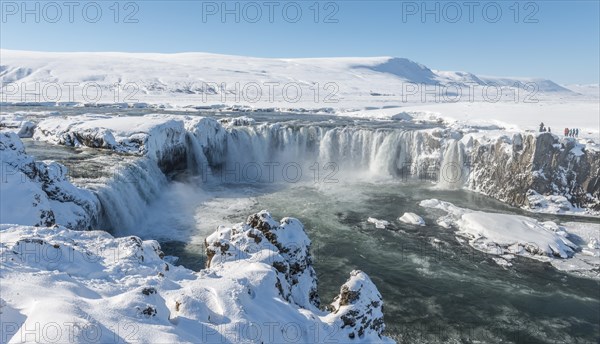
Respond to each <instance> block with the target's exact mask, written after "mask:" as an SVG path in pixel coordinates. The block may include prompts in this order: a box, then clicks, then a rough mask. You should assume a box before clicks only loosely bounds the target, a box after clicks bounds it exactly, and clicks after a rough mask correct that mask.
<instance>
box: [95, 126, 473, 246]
mask: <svg viewBox="0 0 600 344" xmlns="http://www.w3.org/2000/svg"><path fill="white" fill-rule="evenodd" d="M185 142H186V148H185V149H186V154H187V155H186V159H187V161H186V162H187V172H188V173H189V174H190V175H195V176H202V177H203V178H202V181H203V182H206V181H216V182H221V183H223V182H224V183H231V182H237V183H255V182H261V183H264V182H281V181H285V182H297V181H301V180H302V181H310V180H311V179H312V178H315V177H318V178H319V180H318V181H323V179H322V178H323V177H324V176H328V177H330V178H331V179H330V180H334V182H335V181H337V180H340V179H342V180H348V179H352V178H357V179H363V178H364V179H363V180H369V181H371V180H376V179H399V178H401V179H407V178H410V177H412V176H415V175H416V176H419V177H422V176H426V177H428V179H427V180H429V181H437V182H438V185H439V186H440V187H442V188H448V189H457V188H460V187H462V186H463V185H464V182H465V179H466V176H467V173H468V169H466V168H465V166H464V165H465V150H464V146H463V144H462V143H460V142H459V141H456V140H450V141H449V142H448V144H447V145H446V146H445V147H442V146H441V144H440V142H443V140H438V139H436V138H435V137H434V136H432V135H431V134H430V133H427V132H419V131H410V130H402V129H382V128H365V127H348V126H345V127H333V126H331V127H329V126H318V125H297V124H281V123H275V124H259V125H244V126H229V127H224V126H222V125H221V124H220V123H219V122H217V121H216V120H214V119H210V118H200V119H191V120H189V121H188V122H186V137H185ZM166 158H167V159H168V158H169V157H166ZM440 164H441V168H440ZM167 167H168V166H167ZM432 167H436V168H437V169H438V170H437V171H434V174H431V175H430V172H431V169H432ZM315 170H318V171H315ZM432 175H435V178H431V176H432ZM167 183H168V178H167V177H166V176H165V174H164V173H163V172H162V171H161V169H160V168H159V163H158V162H157V161H155V160H153V159H150V158H141V159H139V160H136V161H134V162H132V163H129V164H128V165H127V167H126V168H124V169H122V170H119V171H118V172H117V173H116V174H115V176H114V177H113V178H111V179H109V180H108V181H107V182H106V183H105V184H99V185H98V186H96V187H95V190H94V191H95V192H96V194H97V196H98V198H99V199H100V203H101V205H102V214H101V216H100V217H99V218H100V219H99V221H98V222H99V224H98V226H99V227H100V228H110V229H112V230H114V231H115V232H116V233H117V234H118V233H119V231H120V230H121V231H128V230H131V229H135V227H136V226H137V225H139V223H140V220H141V219H143V218H144V216H145V212H146V211H147V209H148V205H149V203H150V202H152V201H153V200H155V199H156V198H158V197H159V196H161V193H162V192H163V191H164V190H165V186H166V185H167Z"/></svg>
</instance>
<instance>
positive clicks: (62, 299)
mask: <svg viewBox="0 0 600 344" xmlns="http://www.w3.org/2000/svg"><path fill="white" fill-rule="evenodd" d="M0 234H1V236H0V238H1V242H0V258H1V259H2V262H3V264H2V265H0V283H1V284H2V297H1V298H0V312H1V313H2V317H1V318H0V319H1V320H0V322H1V323H0V326H1V328H2V334H1V336H2V339H1V341H2V342H3V343H4V342H22V341H36V342H60V343H67V342H68V343H124V342H141V343H326V342H340V343H341V342H343V343H348V342H352V343H376V342H385V343H389V342H392V341H391V340H390V339H388V338H386V337H384V336H383V330H384V325H383V316H382V313H381V310H382V302H381V296H380V294H379V292H378V291H377V289H376V287H375V286H374V285H373V283H372V282H371V281H370V280H369V278H368V277H367V275H366V274H364V273H362V272H356V271H355V272H353V273H352V275H351V277H350V280H349V281H348V282H347V283H346V284H345V285H344V286H343V287H342V289H341V294H340V295H339V296H338V297H337V298H336V301H335V302H334V304H333V305H332V306H333V308H334V312H333V313H328V312H325V311H322V310H319V309H318V308H317V307H316V306H315V305H314V304H313V303H311V302H314V301H318V296H317V295H316V294H315V295H311V292H312V291H313V287H314V286H316V278H315V277H314V275H313V274H314V270H313V268H312V266H311V265H310V252H309V245H310V242H309V241H308V239H307V237H306V234H305V233H304V231H303V227H302V224H301V223H300V222H299V221H298V220H295V219H291V218H286V219H283V220H282V221H281V222H280V223H277V222H275V221H274V220H273V219H272V218H271V217H270V215H269V214H268V213H267V212H261V213H258V214H255V215H252V216H251V217H250V218H249V220H248V223H241V224H238V225H236V226H234V227H233V228H225V227H220V228H219V229H218V230H217V231H216V232H215V233H214V234H213V235H211V236H210V237H209V238H207V245H208V247H207V251H208V253H209V256H210V255H211V254H212V256H210V257H209V259H208V260H209V261H210V263H208V264H210V268H208V269H206V270H202V271H200V272H193V271H191V270H188V269H185V268H183V267H177V266H173V265H171V264H170V263H168V262H166V261H165V260H163V258H164V254H163V253H162V252H161V249H160V246H159V245H158V243H157V242H156V241H153V240H149V241H142V240H140V239H139V238H137V237H123V238H114V237H112V236H111V235H110V234H108V233H105V232H101V231H86V232H83V231H72V230H69V229H66V228H64V227H60V226H55V227H52V228H39V227H25V226H14V225H0ZM210 252H213V253H210ZM290 281H291V283H290ZM292 283H294V284H292ZM313 283H314V284H313ZM42 286H43V288H44V293H40V292H39V290H40V287H42ZM314 290H316V289H314ZM311 296H313V297H312V298H311ZM302 304H303V305H304V306H306V307H303V306H302ZM31 329H35V330H34V331H32V330H31ZM351 338H352V339H351Z"/></svg>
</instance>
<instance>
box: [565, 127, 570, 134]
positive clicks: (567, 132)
mask: <svg viewBox="0 0 600 344" xmlns="http://www.w3.org/2000/svg"><path fill="white" fill-rule="evenodd" d="M565 136H569V128H565Z"/></svg>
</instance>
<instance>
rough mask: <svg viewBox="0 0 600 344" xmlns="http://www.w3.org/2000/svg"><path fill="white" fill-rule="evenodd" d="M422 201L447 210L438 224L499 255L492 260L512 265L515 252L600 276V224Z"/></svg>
mask: <svg viewBox="0 0 600 344" xmlns="http://www.w3.org/2000/svg"><path fill="white" fill-rule="evenodd" d="M420 205H421V206H422V207H425V208H433V209H439V210H443V211H445V212H446V213H447V215H445V216H442V217H440V218H438V220H437V223H438V225H440V226H442V227H444V228H455V229H456V230H457V235H458V236H459V237H458V238H457V239H459V241H461V242H463V241H466V242H468V243H469V245H471V246H472V247H473V248H475V249H477V250H479V251H482V252H485V253H489V254H493V255H496V256H498V257H494V258H493V260H494V261H495V262H496V263H497V264H499V265H501V266H505V267H508V266H511V265H512V264H511V263H510V260H511V259H512V258H514V256H522V257H528V258H532V259H536V260H540V261H543V262H550V263H551V264H552V265H553V266H555V267H556V268H557V269H559V270H563V271H571V272H587V273H585V275H587V276H592V277H600V275H599V274H598V271H599V269H600V245H598V238H599V236H600V224H596V223H577V222H568V223H565V224H562V225H559V224H557V223H555V222H553V221H545V222H540V221H538V220H536V219H534V218H531V217H527V216H522V215H514V214H500V213H489V212H482V211H474V210H470V209H466V208H460V207H457V206H455V205H454V204H452V203H449V202H445V201H441V200H437V199H428V200H424V201H422V202H420Z"/></svg>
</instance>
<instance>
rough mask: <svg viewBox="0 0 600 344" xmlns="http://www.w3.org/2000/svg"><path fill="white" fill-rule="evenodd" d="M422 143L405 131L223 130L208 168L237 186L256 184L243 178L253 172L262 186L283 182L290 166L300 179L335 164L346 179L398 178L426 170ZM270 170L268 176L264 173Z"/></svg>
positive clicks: (287, 127) (271, 127)
mask: <svg viewBox="0 0 600 344" xmlns="http://www.w3.org/2000/svg"><path fill="white" fill-rule="evenodd" d="M421 141H422V137H421V136H420V135H418V134H415V132H412V131H405V130H392V129H371V128H357V127H341V128H340V127H332V128H327V127H320V126H314V125H310V126H299V125H285V124H261V125H256V126H240V127H233V128H229V129H228V130H227V134H226V135H225V138H224V139H223V142H220V143H219V148H218V150H220V152H221V154H222V156H219V157H215V156H213V157H209V158H208V159H207V163H208V164H209V165H210V166H212V167H216V170H217V171H220V173H221V179H222V180H227V181H233V180H232V179H235V177H236V176H237V177H238V178H237V179H236V180H237V181H241V182H244V181H248V180H247V179H252V180H254V178H245V177H248V174H250V173H249V172H248V171H249V170H252V171H253V172H255V171H256V170H257V169H260V170H261V171H260V172H259V174H261V176H262V178H260V180H261V181H266V179H268V178H267V176H269V175H270V174H272V173H275V174H276V176H280V174H282V175H284V176H283V177H284V179H285V173H286V166H289V165H290V164H294V165H296V167H295V168H296V169H297V168H300V169H301V170H302V173H303V174H304V176H312V172H310V171H311V170H312V169H314V168H315V166H317V168H323V167H324V166H326V165H328V164H329V165H330V167H331V164H334V165H335V168H336V170H337V171H339V173H340V174H341V175H343V176H344V177H348V178H351V177H358V176H366V177H371V178H373V177H375V178H397V177H399V176H402V177H406V176H407V175H408V174H415V173H418V172H419V171H421V170H423V169H424V168H426V164H423V162H424V161H425V162H426V161H428V160H430V159H431V157H432V156H433V155H434V154H433V152H432V149H433V148H432V147H429V146H427V145H426V144H423V142H421ZM193 149H194V150H200V149H199V148H193ZM212 149H214V148H212ZM212 149H209V150H212ZM204 151H206V148H204ZM422 153H426V154H422ZM437 162H438V163H439V161H437ZM298 166H299V167H298ZM269 168H272V170H271V171H267V170H268V169H269ZM267 172H269V173H267ZM218 173H219V172H217V174H218ZM255 175H256V173H253V176H255ZM227 177H232V178H227Z"/></svg>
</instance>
